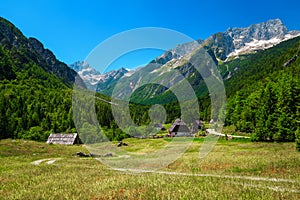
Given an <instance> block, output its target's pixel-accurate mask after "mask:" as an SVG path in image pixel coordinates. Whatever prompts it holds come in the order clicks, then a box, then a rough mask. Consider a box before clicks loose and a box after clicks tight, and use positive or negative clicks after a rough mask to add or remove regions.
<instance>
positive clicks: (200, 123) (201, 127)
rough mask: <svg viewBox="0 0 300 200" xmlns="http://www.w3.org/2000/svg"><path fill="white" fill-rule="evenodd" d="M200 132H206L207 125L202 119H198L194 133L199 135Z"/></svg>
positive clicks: (195, 122) (194, 125) (193, 129)
mask: <svg viewBox="0 0 300 200" xmlns="http://www.w3.org/2000/svg"><path fill="white" fill-rule="evenodd" d="M199 130H204V131H205V125H204V123H203V122H202V121H201V120H200V119H197V120H195V121H194V123H193V126H192V132H193V133H197V132H198V131H199Z"/></svg>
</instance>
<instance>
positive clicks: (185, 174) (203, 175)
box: [112, 168, 296, 183]
mask: <svg viewBox="0 0 300 200" xmlns="http://www.w3.org/2000/svg"><path fill="white" fill-rule="evenodd" d="M112 169H113V170H117V171H122V172H129V173H157V174H168V175H180V176H199V177H215V178H227V179H244V180H251V181H270V182H289V183H295V182H296V181H294V180H290V179H280V178H265V177H255V176H230V175H218V174H196V173H195V174H194V173H184V172H167V171H155V170H142V169H123V168H112Z"/></svg>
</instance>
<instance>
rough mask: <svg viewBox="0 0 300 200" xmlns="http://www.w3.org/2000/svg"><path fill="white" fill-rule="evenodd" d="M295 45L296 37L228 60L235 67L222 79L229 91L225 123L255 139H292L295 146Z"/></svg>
mask: <svg viewBox="0 0 300 200" xmlns="http://www.w3.org/2000/svg"><path fill="white" fill-rule="evenodd" d="M299 49H300V42H299V38H296V39H294V40H291V41H288V42H284V43H282V44H281V45H279V46H277V47H274V48H272V49H270V50H266V51H265V52H259V53H257V54H255V55H252V56H248V57H247V59H244V60H243V59H238V60H236V61H233V62H232V63H230V65H231V66H230V67H231V68H236V67H237V66H238V67H239V71H238V72H237V73H236V74H235V75H234V77H232V79H229V80H228V81H226V82H225V84H226V86H227V92H228V93H229V95H231V96H229V98H228V105H227V117H226V125H234V126H235V128H236V130H238V131H242V132H247V133H251V134H252V137H253V139H254V140H256V141H280V142H283V141H295V139H296V142H297V144H298V149H299V125H300V124H299V122H300V59H298V55H300V50H299ZM255 80H256V81H255ZM231 86H233V87H231ZM232 90H233V91H232Z"/></svg>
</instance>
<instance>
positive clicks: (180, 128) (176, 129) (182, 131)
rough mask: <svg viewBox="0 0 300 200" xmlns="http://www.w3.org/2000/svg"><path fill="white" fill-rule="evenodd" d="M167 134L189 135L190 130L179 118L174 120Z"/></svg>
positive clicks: (176, 135) (172, 135)
mask: <svg viewBox="0 0 300 200" xmlns="http://www.w3.org/2000/svg"><path fill="white" fill-rule="evenodd" d="M169 136H171V137H174V136H175V137H180V136H191V131H190V129H189V128H188V127H187V125H186V124H185V123H184V121H183V120H182V119H180V118H178V119H176V120H175V122H174V123H173V124H172V126H171V127H170V129H169Z"/></svg>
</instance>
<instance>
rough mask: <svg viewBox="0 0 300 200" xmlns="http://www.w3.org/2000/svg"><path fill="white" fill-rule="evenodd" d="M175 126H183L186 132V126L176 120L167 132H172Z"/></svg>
mask: <svg viewBox="0 0 300 200" xmlns="http://www.w3.org/2000/svg"><path fill="white" fill-rule="evenodd" d="M177 126H184V127H186V130H187V131H188V127H187V126H186V124H185V123H184V121H183V120H182V119H180V118H178V119H176V120H175V121H174V123H173V124H172V126H171V127H170V129H169V132H173V131H174V129H175V128H176V127H177Z"/></svg>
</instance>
